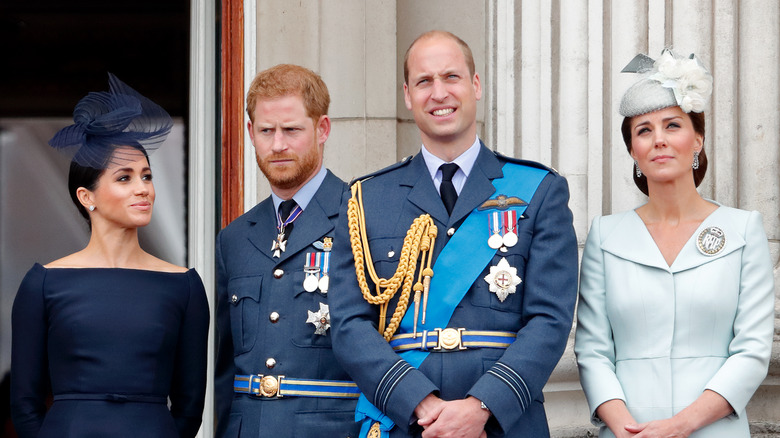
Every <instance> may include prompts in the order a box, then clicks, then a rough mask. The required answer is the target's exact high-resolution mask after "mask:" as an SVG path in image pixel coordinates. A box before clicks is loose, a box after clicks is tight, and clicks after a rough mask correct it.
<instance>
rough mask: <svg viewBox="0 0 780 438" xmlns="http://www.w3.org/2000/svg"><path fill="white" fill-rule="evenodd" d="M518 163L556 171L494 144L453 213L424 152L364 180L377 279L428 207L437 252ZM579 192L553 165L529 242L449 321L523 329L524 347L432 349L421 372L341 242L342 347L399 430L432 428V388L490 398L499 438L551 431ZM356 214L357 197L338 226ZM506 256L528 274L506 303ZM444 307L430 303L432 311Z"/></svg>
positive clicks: (342, 229) (522, 223) (344, 235)
mask: <svg viewBox="0 0 780 438" xmlns="http://www.w3.org/2000/svg"><path fill="white" fill-rule="evenodd" d="M507 162H509V164H508V165H510V166H531V167H537V168H544V169H546V170H549V169H547V168H546V167H544V166H541V165H540V164H537V163H533V162H528V161H521V160H513V159H510V158H507V157H503V156H500V155H496V154H495V153H493V152H491V151H490V150H489V149H487V148H486V147H485V146H484V145H483V146H482V147H481V150H480V152H479V156H478V157H477V160H476V162H475V165H474V167H473V169H472V170H471V173H470V174H469V177H468V179H467V180H466V183H465V185H464V187H463V189H462V191H461V193H460V195H459V197H458V200H457V203H456V204H455V207H454V210H453V212H452V215H451V216H448V215H447V212H446V210H445V208H444V205H443V203H442V201H441V198H440V197H439V193H438V192H437V190H436V188H435V186H434V184H433V181H432V180H431V178H430V174H429V173H428V170H427V169H426V167H425V163H424V160H423V158H422V156H421V155H420V154H418V155H416V156H415V157H414V158H412V159H411V160H410V161H408V162H406V163H404V164H401V165H396V166H394V167H391V168H390V169H388V170H385V171H380V172H378V173H377V174H375V176H373V177H370V178H368V179H367V180H365V181H364V182H363V203H364V207H365V208H364V210H365V216H366V229H367V234H368V237H369V244H370V248H371V254H372V257H373V262H374V266H375V268H376V270H377V273H378V275H379V276H380V277H381V278H389V277H391V276H392V275H393V273H394V272H395V270H396V267H397V265H398V257H399V255H400V253H401V247H402V244H403V238H404V236H405V233H406V231H407V230H408V228H409V225H410V224H411V223H412V221H413V220H414V219H415V218H417V217H418V216H419V215H421V214H424V213H429V214H430V215H431V216H432V217H433V219H434V221H435V223H436V226H437V228H438V237H437V238H436V245H435V248H434V260H435V258H436V257H437V256H438V254H439V253H440V252H441V250H442V248H443V247H444V246H445V245H446V244H447V242H448V240H449V238H450V237H449V236H448V232H447V231H448V229H450V228H455V229H457V227H458V226H459V225H460V224H461V223H462V222H463V220H464V219H465V218H466V217H467V216H468V215H469V213H471V212H472V210H474V209H475V208H476V207H478V206H480V205H481V204H483V203H484V202H485V201H486V200H488V199H489V198H491V197H494V195H498V193H495V188H494V187H493V185H492V180H493V179H495V178H499V177H501V176H502V175H503V174H502V166H503V165H504V164H506V163H507ZM503 194H505V195H507V196H513V195H514V194H513V193H503ZM348 196H349V193H348V194H347V197H348ZM568 199H569V191H568V185H567V183H566V180H565V179H564V178H563V177H561V176H559V175H558V174H557V173H555V172H554V171H550V172H549V174H547V175H546V176H545V177H544V179H543V180H542V182H541V184H540V185H539V187H538V189H537V190H536V193H535V195H534V196H533V197H532V199H526V200H525V201H526V202H528V203H529V205H528V208H527V209H526V211H525V213H524V215H523V217H524V218H523V219H520V220H519V221H518V236H519V242H518V243H517V244H516V245H514V246H513V247H511V248H508V251H507V252H500V251H497V252H496V254H495V256H493V258H492V260H491V261H490V262H489V264H488V265H486V266H485V267H484V268H483V270H482V273H481V274H480V275H478V276H477V278H475V279H474V281H473V284H472V285H471V287H470V288H469V290H468V292H467V293H466V295H465V297H464V298H463V299H462V301H461V302H460V304H459V305H458V306H457V308H456V309H455V311H454V314H453V315H452V317H451V319H450V321H449V324H448V325H447V327H451V328H461V327H462V328H465V329H466V330H495V331H509V332H515V333H517V339H516V340H515V341H514V343H513V344H512V345H511V346H510V347H509V348H507V349H493V348H475V349H468V350H461V351H449V352H431V353H430V354H429V355H428V357H427V358H426V359H425V360H424V361H423V362H422V364H421V366H420V367H419V369H414V368H412V367H411V366H410V365H409V364H408V363H407V362H405V361H404V360H403V359H402V358H401V357H400V356H399V355H398V354H396V353H395V352H394V350H393V349H392V348H391V347H390V346H389V344H388V343H387V342H386V341H385V340H384V338H383V337H382V336H381V334H379V333H378V332H377V321H378V313H379V310H378V306H374V305H370V304H369V303H368V302H366V301H365V300H364V298H363V296H362V294H361V291H360V289H359V286H358V283H357V280H356V276H355V274H354V270H350V267H352V266H354V261H353V256H352V253H351V251H350V249H349V247H347V246H345V245H340V246H339V248H337V249H334V255H333V263H334V268H335V269H337V271H338V274H337V275H336V277H335V278H334V279H333V282H332V284H333V287H332V291H331V292H330V297H329V299H330V303H331V318H332V319H331V323H332V328H331V329H332V330H333V339H334V351H335V353H336V356H337V357H338V359H339V360H340V361H341V362H342V364H343V365H344V368H345V369H346V370H347V372H348V373H349V374H350V375H351V376H352V378H353V379H354V380H355V382H356V383H357V384H358V386H359V387H360V389H361V391H362V392H363V394H364V395H365V396H366V397H367V398H368V400H369V401H370V402H371V403H373V404H374V406H376V407H377V408H379V409H380V410H381V411H382V412H383V413H384V414H385V415H387V416H388V417H390V418H391V419H392V420H393V421H394V422H395V424H396V426H395V427H394V428H393V429H392V430H391V433H390V436H391V437H402V436H420V433H421V432H422V428H420V427H419V426H417V424H416V423H414V421H415V420H416V419H415V418H413V412H414V408H415V407H416V406H417V404H418V403H419V402H420V401H421V400H422V399H423V398H425V396H426V395H428V394H429V393H432V392H433V393H436V394H438V395H439V396H440V397H441V398H443V399H444V400H454V399H462V398H465V397H466V396H468V395H472V396H474V397H476V398H478V399H480V400H482V401H483V402H484V403H485V404H486V405H487V407H488V408H489V409H490V411H491V412H492V413H493V417H492V418H491V419H490V421H488V424H487V425H486V429H487V432H488V436H490V437H520V436H522V437H547V436H549V431H548V427H547V419H546V417H545V412H544V407H543V396H542V387H543V386H544V384H545V382H546V381H547V379H548V377H549V376H550V373H551V372H552V370H553V368H554V367H555V365H556V364H557V362H558V360H559V359H560V356H561V354H562V353H563V350H564V348H565V345H566V341H567V338H568V335H569V331H570V328H571V323H572V316H573V311H574V303H575V300H576V295H577V242H576V238H575V234H574V229H573V227H572V214H571V211H570V210H569V208H568V205H567V203H568ZM345 210H346V202H344V204H342V215H341V217H340V219H339V226H338V229H337V231H336V239H337V240H339V241H346V240H347V239H348V227H347V217H346V214H344V212H345ZM484 230H485V234H484V236H481V237H479V238H478V239H477V240H478V243H479V244H480V245H487V240H488V237H489V235H490V233H489V231H488V230H489V228H488V223H487V222H486V223H485V227H484ZM502 258H506V260H507V261H508V263H509V265H510V266H511V267H514V268H517V275H518V276H519V277H520V278H521V279H522V283H520V284H519V285H518V286H517V291H516V293H514V294H510V295H509V296H508V297H507V298H506V299H505V300H504V301H503V302H502V301H500V300H499V299H498V297H497V296H496V294H495V293H492V292H490V291H489V286H490V285H489V284H488V282H487V281H485V280H484V277H485V276H486V275H488V274H489V272H490V267H491V266H496V265H497V264H498V263H499V261H500V260H501V259H502ZM463 263H464V264H465V263H469V254H463ZM435 275H437V274H436V273H435V272H434V276H435ZM368 281H369V288H371V289H373V288H374V285H373V284H372V282H371V280H370V279H369V280H368ZM398 295H400V293H399V294H398ZM396 302H397V297H396V298H395V299H393V300H392V301H391V304H390V306H389V309H390V310H389V311H388V316H387V318H388V322H389V320H390V317H391V316H392V312H393V309H395V304H396ZM436 305H437V303H435V302H430V301H429V302H428V309H431V307H432V306H436ZM412 306H413V304H410V307H409V310H408V311H409V312H411V311H413V310H412V309H413V307H412Z"/></svg>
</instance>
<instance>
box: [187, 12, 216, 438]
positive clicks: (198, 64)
mask: <svg viewBox="0 0 780 438" xmlns="http://www.w3.org/2000/svg"><path fill="white" fill-rule="evenodd" d="M216 44H217V41H216V2H213V1H208V0H192V2H191V16H190V106H189V119H190V120H189V144H190V149H189V150H190V159H189V198H188V199H189V211H188V218H189V235H188V237H187V241H188V258H189V265H190V266H191V267H194V268H195V269H197V271H198V273H199V274H200V276H201V278H202V279H203V284H204V285H205V286H206V294H207V296H208V300H209V309H210V312H211V324H210V326H209V338H208V339H209V346H208V379H207V385H206V404H205V407H204V410H203V425H202V426H201V428H200V432H199V434H198V437H199V438H211V437H213V436H214V350H215V349H214V347H215V345H214V316H215V313H216V312H215V311H216V308H215V300H214V298H215V293H214V285H215V283H216V279H215V268H214V232H215V230H216V201H215V200H216V196H215V195H216V181H217V175H216V167H215V165H214V163H215V162H216V150H217V145H216V135H215V134H216V111H217V103H216V95H215V93H216V89H217V87H216V82H217V80H216V71H217V69H216V55H215V53H216Z"/></svg>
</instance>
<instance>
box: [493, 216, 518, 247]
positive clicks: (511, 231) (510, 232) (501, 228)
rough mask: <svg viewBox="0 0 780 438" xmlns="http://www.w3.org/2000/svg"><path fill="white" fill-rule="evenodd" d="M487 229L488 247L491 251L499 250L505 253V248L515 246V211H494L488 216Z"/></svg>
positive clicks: (516, 238)
mask: <svg viewBox="0 0 780 438" xmlns="http://www.w3.org/2000/svg"><path fill="white" fill-rule="evenodd" d="M488 228H489V230H490V237H489V238H488V246H489V247H490V248H492V249H501V251H502V252H506V250H507V248H511V247H513V246H515V245H517V240H518V237H517V211H516V210H507V211H494V212H492V213H490V215H489V216H488Z"/></svg>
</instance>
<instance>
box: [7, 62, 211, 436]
mask: <svg viewBox="0 0 780 438" xmlns="http://www.w3.org/2000/svg"><path fill="white" fill-rule="evenodd" d="M109 84H110V92H100V93H90V94H89V95H87V96H86V97H84V98H83V99H82V100H81V101H79V103H78V104H77V106H76V109H75V111H74V122H75V123H74V124H73V125H71V126H68V127H66V128H64V129H62V130H61V131H59V132H58V133H57V134H56V135H55V136H54V138H52V140H51V141H50V142H49V143H50V144H51V145H52V146H53V147H55V148H58V149H68V150H70V151H74V150H75V155H74V157H73V161H72V162H71V166H70V174H69V177H68V189H69V191H70V195H71V198H72V199H73V201H74V203H75V204H76V207H77V208H78V210H79V212H80V213H81V214H82V215H83V216H84V217H85V219H86V220H87V222H88V223H89V225H90V229H91V236H90V240H89V243H88V244H87V246H86V248H84V249H83V250H81V251H79V252H76V253H74V254H71V255H69V256H66V257H64V258H61V259H59V260H56V261H53V262H51V263H49V264H47V265H44V266H42V265H40V264H37V263H36V264H35V265H34V266H33V267H32V268H31V269H30V270H29V272H28V273H27V275H26V276H25V278H24V280H23V281H22V284H21V286H20V287H19V292H18V293H17V296H16V299H15V301H14V306H13V313H12V338H13V341H12V357H11V410H12V416H13V421H14V426H15V428H16V432H17V433H18V435H19V436H20V437H59V438H61V437H79V438H83V437H193V436H195V435H196V434H197V432H198V429H199V427H200V423H201V416H202V412H203V400H204V393H205V386H206V348H207V333H208V320H209V315H208V304H207V300H206V295H205V291H204V288H203V283H202V282H201V279H200V277H199V276H198V274H197V272H195V271H194V270H192V269H189V270H188V269H185V268H182V267H179V266H176V265H173V264H170V263H168V262H165V261H163V260H160V259H158V258H157V257H154V256H152V255H151V254H149V253H147V252H145V251H144V250H143V249H141V247H140V245H139V242H138V231H137V230H138V227H142V226H145V225H147V224H148V223H149V221H150V219H151V214H152V207H153V205H154V198H155V192H154V186H153V184H152V173H151V170H150V168H149V159H148V153H149V152H151V151H152V150H154V149H155V148H156V147H158V146H159V145H160V143H162V141H163V140H164V139H165V137H166V136H167V134H168V132H169V131H170V128H171V126H172V121H171V118H170V116H169V115H168V114H167V113H166V112H165V110H163V109H162V108H161V107H159V106H158V105H156V104H155V103H153V102H151V101H150V100H148V99H146V98H144V97H143V96H141V95H140V94H138V93H137V92H136V91H135V90H133V89H131V88H130V87H128V86H127V85H125V84H124V83H122V82H121V81H119V80H118V79H117V78H116V77H114V76H113V75H109ZM49 390H51V393H52V394H53V396H54V401H53V404H52V405H51V407H50V408H49V409H48V411H47V404H46V398H47V395H48V393H49Z"/></svg>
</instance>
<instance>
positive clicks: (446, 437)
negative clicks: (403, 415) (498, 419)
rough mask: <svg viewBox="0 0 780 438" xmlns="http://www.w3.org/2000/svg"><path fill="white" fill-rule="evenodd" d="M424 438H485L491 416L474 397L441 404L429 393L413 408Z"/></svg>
mask: <svg viewBox="0 0 780 438" xmlns="http://www.w3.org/2000/svg"><path fill="white" fill-rule="evenodd" d="M415 414H416V415H417V417H418V420H417V424H419V425H420V426H422V427H423V429H425V430H424V431H423V434H422V436H423V438H456V437H457V438H487V434H486V433H485V423H487V420H488V418H490V413H489V412H488V411H486V410H484V409H482V408H481V407H480V401H479V400H477V399H476V398H474V397H468V398H465V399H463V400H452V401H444V400H442V399H440V398H438V397H436V396H435V395H433V394H429V395H428V396H427V397H426V398H425V399H423V401H422V402H420V405H419V406H418V407H417V409H415Z"/></svg>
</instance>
